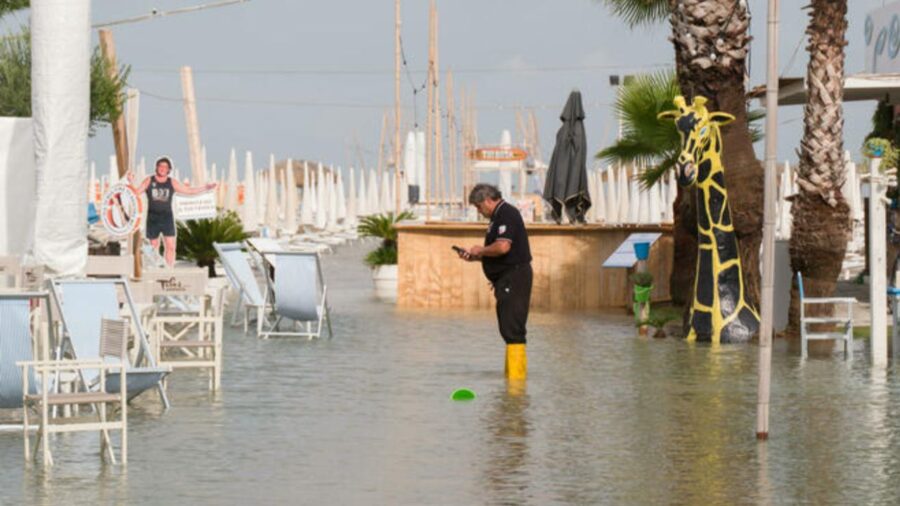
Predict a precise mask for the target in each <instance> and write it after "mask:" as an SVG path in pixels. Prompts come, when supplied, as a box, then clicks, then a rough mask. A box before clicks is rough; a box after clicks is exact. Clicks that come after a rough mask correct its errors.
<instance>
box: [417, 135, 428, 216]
mask: <svg viewBox="0 0 900 506" xmlns="http://www.w3.org/2000/svg"><path fill="white" fill-rule="evenodd" d="M425 165H426V164H425V132H418V131H417V132H416V184H417V185H419V201H420V202H424V200H423V199H424V198H425V197H424V196H425Z"/></svg>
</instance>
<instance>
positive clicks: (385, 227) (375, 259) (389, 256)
mask: <svg viewBox="0 0 900 506" xmlns="http://www.w3.org/2000/svg"><path fill="white" fill-rule="evenodd" d="M414 217H415V215H413V214H412V213H411V212H409V211H404V212H402V213H400V214H398V215H396V216H394V213H386V214H376V215H373V216H366V217H365V218H363V219H362V220H361V221H360V223H359V226H358V227H357V229H356V230H357V232H359V235H360V237H377V238H379V239H381V245H380V246H379V247H378V249H376V250H374V251H372V252H370V253H369V254H368V255H366V258H365V262H366V264H367V265H368V266H369V267H372V268H375V267H378V266H379V265H394V264H396V263H397V228H396V227H395V226H394V225H395V224H397V222H399V221H403V220H411V219H413V218H414Z"/></svg>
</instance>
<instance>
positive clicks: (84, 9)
mask: <svg viewBox="0 0 900 506" xmlns="http://www.w3.org/2000/svg"><path fill="white" fill-rule="evenodd" d="M30 14H31V16H30V18H31V111H32V120H33V132H34V161H35V172H36V181H37V188H36V192H35V193H34V195H36V198H35V201H34V202H35V211H34V229H33V233H34V235H33V237H34V242H33V244H32V247H31V255H30V256H32V257H33V260H34V261H35V262H36V263H37V264H40V265H44V266H46V272H47V274H48V276H51V277H53V276H82V275H83V274H84V271H85V267H86V266H87V251H88V248H87V193H86V192H85V191H84V189H85V188H86V187H87V185H88V170H87V169H88V162H87V137H88V125H89V123H90V59H91V33H92V32H91V2H90V0H32V2H31V12H30ZM27 221H30V220H27Z"/></svg>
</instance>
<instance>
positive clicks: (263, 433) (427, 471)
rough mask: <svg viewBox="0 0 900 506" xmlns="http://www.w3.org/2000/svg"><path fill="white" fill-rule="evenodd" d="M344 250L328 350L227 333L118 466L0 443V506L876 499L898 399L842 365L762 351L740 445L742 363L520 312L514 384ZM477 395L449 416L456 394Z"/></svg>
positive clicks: (886, 489) (498, 349)
mask: <svg viewBox="0 0 900 506" xmlns="http://www.w3.org/2000/svg"><path fill="white" fill-rule="evenodd" d="M363 250H364V248H345V249H343V250H342V251H340V252H339V253H338V254H336V255H334V256H328V257H325V271H326V277H327V279H328V281H329V284H330V286H329V293H330V294H331V295H332V304H333V306H334V308H335V312H334V313H335V332H336V337H335V338H334V339H333V340H331V341H329V340H321V341H315V342H306V341H289V340H271V341H266V342H263V341H259V340H257V339H255V338H250V337H244V336H242V335H241V334H240V332H238V331H229V332H228V333H227V334H226V337H225V370H224V375H223V391H222V393H221V394H218V395H210V394H208V393H207V392H206V390H205V388H206V377H205V376H204V375H203V374H194V373H191V372H179V373H176V375H175V376H174V377H173V379H172V381H171V383H170V397H171V399H172V403H173V408H172V409H171V410H170V411H168V412H166V413H162V412H160V411H159V408H158V407H157V404H156V403H155V402H154V400H153V399H149V398H148V399H147V401H146V402H138V403H137V405H136V406H134V408H133V409H132V410H131V411H130V412H129V422H130V433H129V454H130V455H129V464H128V468H127V470H126V469H124V468H122V467H121V466H110V465H106V464H103V463H102V462H101V461H100V459H99V458H98V452H99V443H98V438H97V436H96V435H94V434H85V433H78V434H68V435H60V436H58V437H56V438H55V439H54V441H53V450H54V457H55V460H56V462H57V465H56V466H55V467H54V468H52V469H50V470H48V471H44V470H43V469H42V468H41V467H40V466H39V465H38V466H34V467H31V466H26V465H24V464H23V460H22V438H21V435H20V434H18V433H0V469H2V470H3V471H2V472H0V491H2V492H0V504H20V503H29V504H48V505H49V504H60V503H72V504H86V503H100V504H125V503H127V504H166V503H170V502H176V503H186V502H197V503H217V504H245V503H249V502H252V503H257V504H541V505H543V504H560V503H562V504H772V503H810V504H898V503H900V485H897V483H900V442H898V434H900V413H898V406H900V388H898V381H897V379H896V373H895V372H894V370H893V369H891V370H888V371H887V372H881V373H877V372H873V371H872V370H871V368H870V367H868V364H867V363H866V359H865V356H866V354H865V353H864V352H860V353H857V354H856V355H855V357H856V358H855V359H854V360H853V361H852V362H847V361H844V360H843V359H842V358H841V357H840V355H839V354H837V355H835V356H834V357H832V358H813V359H810V360H807V361H806V362H801V361H800V360H799V358H797V354H796V353H788V351H787V350H786V346H785V344H784V343H782V342H779V343H777V344H776V348H775V352H774V357H773V392H772V404H771V411H772V418H771V439H770V440H769V442H768V443H766V444H759V443H757V442H756V440H755V438H754V427H755V423H754V421H755V414H756V411H755V403H756V359H757V350H756V348H755V347H752V346H723V347H719V348H711V347H710V346H708V345H702V344H688V343H684V342H681V341H678V340H673V339H665V340H652V339H637V338H635V337H634V328H633V326H632V323H631V321H630V319H628V318H626V317H622V316H617V315H609V314H581V315H558V314H557V315H550V314H536V315H534V316H533V317H532V319H531V325H530V329H529V330H530V333H529V341H530V344H529V357H528V358H529V379H528V383H527V386H522V385H510V384H508V383H507V382H506V380H505V379H504V378H503V374H502V373H503V358H504V356H503V353H504V345H503V342H502V341H501V340H500V338H499V337H498V336H497V334H496V324H495V322H494V319H493V315H492V313H491V312H482V313H467V314H456V313H444V314H434V313H429V312H420V311H417V312H404V313H398V312H395V311H394V310H393V308H391V307H390V306H384V305H381V304H378V303H375V302H373V301H372V300H371V299H370V294H371V287H370V283H371V282H370V281H369V277H368V272H367V270H366V269H365V267H363V265H362V263H361V261H360V259H361V257H362V254H363V252H364V251H363ZM462 387H465V388H470V389H472V390H473V391H475V392H476V393H477V395H478V397H477V399H476V400H474V401H472V402H466V403H457V402H452V401H450V400H449V396H450V393H451V392H452V391H453V390H455V389H457V388H462Z"/></svg>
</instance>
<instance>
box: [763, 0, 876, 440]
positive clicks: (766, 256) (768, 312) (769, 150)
mask: <svg viewBox="0 0 900 506" xmlns="http://www.w3.org/2000/svg"><path fill="white" fill-rule="evenodd" d="M767 26H768V28H767V37H768V44H767V49H768V62H767V63H768V70H767V72H766V164H765V178H764V180H765V189H764V192H763V258H762V264H763V268H762V271H763V272H762V290H761V297H760V298H761V304H760V305H761V308H760V309H761V310H762V315H761V322H760V328H759V375H758V376H759V377H758V380H757V397H756V439H758V440H765V439H768V437H769V397H770V388H771V378H772V327H773V321H774V319H773V315H774V302H775V299H774V285H775V193H776V188H775V185H776V180H775V174H776V172H777V170H778V167H777V163H778V160H777V158H776V157H777V148H778V0H769V12H768V25H767ZM883 309H884V308H883V307H882V310H883Z"/></svg>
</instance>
